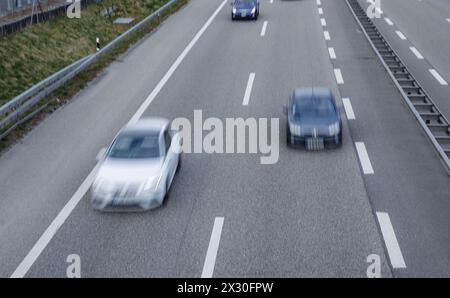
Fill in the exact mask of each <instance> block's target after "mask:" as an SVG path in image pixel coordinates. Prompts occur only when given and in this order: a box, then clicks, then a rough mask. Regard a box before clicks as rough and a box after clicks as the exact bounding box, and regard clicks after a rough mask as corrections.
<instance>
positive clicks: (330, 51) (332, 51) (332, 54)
mask: <svg viewBox="0 0 450 298" xmlns="http://www.w3.org/2000/svg"><path fill="white" fill-rule="evenodd" d="M328 53H329V54H330V59H336V52H335V51H334V48H328Z"/></svg>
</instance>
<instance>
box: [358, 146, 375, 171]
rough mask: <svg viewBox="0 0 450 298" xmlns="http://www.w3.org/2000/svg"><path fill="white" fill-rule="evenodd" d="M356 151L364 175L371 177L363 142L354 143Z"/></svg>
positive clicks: (368, 160) (370, 168) (367, 155)
mask: <svg viewBox="0 0 450 298" xmlns="http://www.w3.org/2000/svg"><path fill="white" fill-rule="evenodd" d="M355 146H356V151H357V152H358V157H359V161H360V162H361V167H362V169H363V173H364V174H365V175H371V174H373V173H374V171H373V168H372V163H371V162H370V159H369V154H368V153H367V150H366V145H364V143H363V142H355Z"/></svg>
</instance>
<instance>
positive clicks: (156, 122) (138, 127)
mask: <svg viewBox="0 0 450 298" xmlns="http://www.w3.org/2000/svg"><path fill="white" fill-rule="evenodd" d="M169 124H170V121H169V120H168V119H166V118H162V117H149V118H141V119H139V120H138V121H137V122H134V123H128V124H127V125H125V126H124V127H123V128H122V130H121V131H120V133H139V132H150V131H152V132H160V131H161V130H163V129H164V128H165V127H166V126H168V125H169Z"/></svg>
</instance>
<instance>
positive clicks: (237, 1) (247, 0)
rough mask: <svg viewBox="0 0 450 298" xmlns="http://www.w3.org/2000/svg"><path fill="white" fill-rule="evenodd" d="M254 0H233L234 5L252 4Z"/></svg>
mask: <svg viewBox="0 0 450 298" xmlns="http://www.w3.org/2000/svg"><path fill="white" fill-rule="evenodd" d="M253 1H254V0H235V2H234V3H235V4H236V5H244V4H247V5H248V4H253Z"/></svg>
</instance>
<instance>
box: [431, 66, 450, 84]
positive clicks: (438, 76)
mask: <svg viewBox="0 0 450 298" xmlns="http://www.w3.org/2000/svg"><path fill="white" fill-rule="evenodd" d="M428 71H429V72H430V73H431V74H432V75H433V77H434V78H435V79H436V80H437V81H438V82H439V84H441V85H448V83H447V81H446V80H444V78H443V77H441V75H440V74H439V73H438V72H437V70H436V69H429V70H428Z"/></svg>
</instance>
